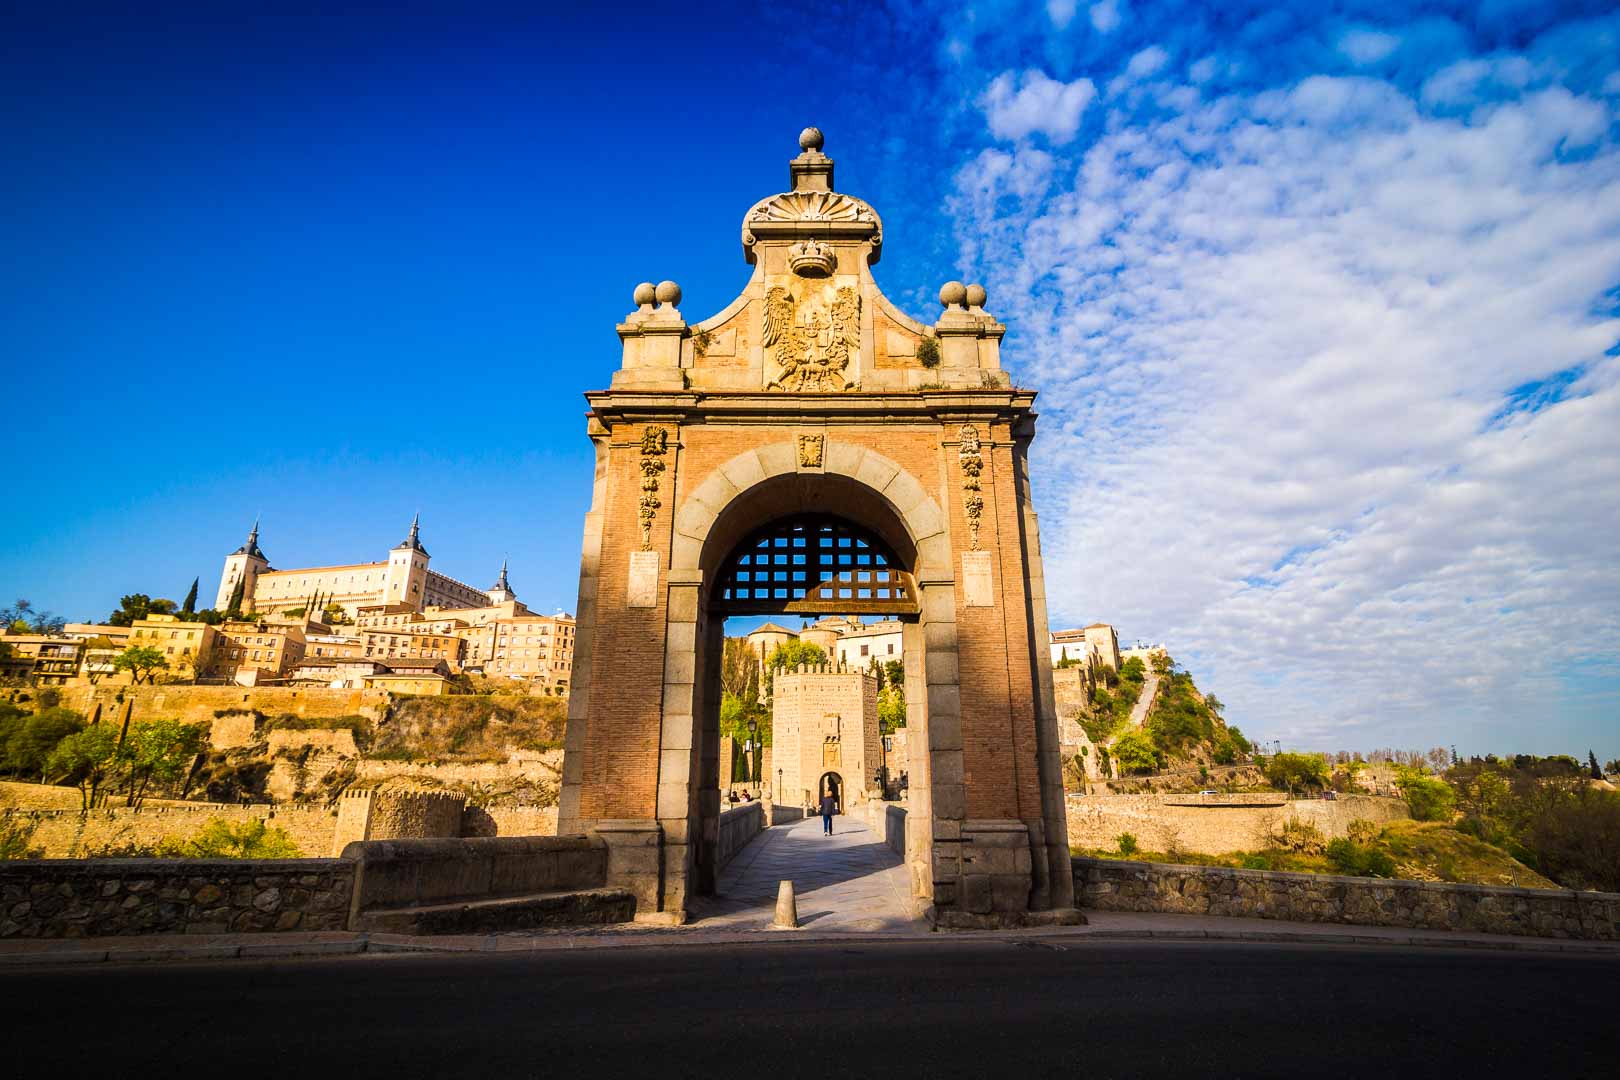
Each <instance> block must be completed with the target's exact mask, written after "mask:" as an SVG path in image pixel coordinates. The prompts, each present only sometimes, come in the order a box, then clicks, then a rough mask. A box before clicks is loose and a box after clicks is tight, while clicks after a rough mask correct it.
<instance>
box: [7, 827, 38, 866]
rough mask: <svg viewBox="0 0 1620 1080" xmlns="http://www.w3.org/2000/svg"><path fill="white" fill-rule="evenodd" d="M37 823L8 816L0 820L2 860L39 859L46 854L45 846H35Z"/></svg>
mask: <svg viewBox="0 0 1620 1080" xmlns="http://www.w3.org/2000/svg"><path fill="white" fill-rule="evenodd" d="M36 828H38V825H37V823H35V822H32V821H22V820H19V819H17V818H7V819H6V820H4V821H0V861H5V860H7V859H37V858H39V857H40V856H41V855H43V854H45V849H44V848H37V847H34V846H33V839H34V830H35V829H36Z"/></svg>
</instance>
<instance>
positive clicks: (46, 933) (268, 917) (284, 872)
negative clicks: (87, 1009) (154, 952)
mask: <svg viewBox="0 0 1620 1080" xmlns="http://www.w3.org/2000/svg"><path fill="white" fill-rule="evenodd" d="M353 888H354V864H353V863H351V862H346V861H344V860H342V859H262V860H246V859H92V860H67V859H41V860H34V861H17V862H0V938H19V937H22V938H61V937H102V936H112V935H125V934H223V933H251V932H259V931H277V930H306V931H307V930H342V929H344V928H345V926H346V925H347V924H348V918H349V902H350V896H351V893H352V890H353Z"/></svg>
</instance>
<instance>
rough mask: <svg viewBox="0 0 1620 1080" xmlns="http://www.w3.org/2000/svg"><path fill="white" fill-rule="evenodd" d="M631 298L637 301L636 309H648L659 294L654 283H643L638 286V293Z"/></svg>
mask: <svg viewBox="0 0 1620 1080" xmlns="http://www.w3.org/2000/svg"><path fill="white" fill-rule="evenodd" d="M631 298H632V299H633V300H635V302H636V307H646V306H648V305H649V304H651V303H652V302H653V301H654V300H656V299H657V298H658V292H657V290H655V289H654V288H653V283H652V282H650V281H643V282H642V283H641V284H640V285H637V286H636V291H635V292H634V293H632V294H631Z"/></svg>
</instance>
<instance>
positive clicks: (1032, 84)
mask: <svg viewBox="0 0 1620 1080" xmlns="http://www.w3.org/2000/svg"><path fill="white" fill-rule="evenodd" d="M1096 96H1097V87H1096V86H1095V85H1094V84H1093V83H1092V81H1091V80H1090V79H1076V80H1074V81H1073V82H1068V83H1063V82H1058V81H1057V80H1056V79H1053V78H1051V77H1049V76H1048V75H1046V74H1045V73H1044V72H1041V71H1035V70H1030V71H1025V72H1024V73H1023V74H1022V75H1021V76H1014V75H1013V73H1012V72H1010V71H1005V72H1002V73H1001V74H1000V75H998V76H996V78H995V79H994V80H993V81H992V82H991V83H990V86H989V88H988V89H986V90H985V92H984V94H983V95H982V96H981V97H980V98H979V107H980V108H982V109H983V110H984V113H985V118H986V120H987V121H988V122H989V125H990V130H991V132H992V133H994V134H995V136H996V137H997V138H998V139H1022V138H1024V137H1025V136H1028V135H1030V134H1032V133H1034V132H1037V131H1038V132H1041V133H1042V134H1044V135H1045V136H1046V137H1047V138H1048V139H1050V140H1051V141H1052V142H1053V143H1059V144H1061V143H1066V142H1069V141H1071V140H1072V139H1073V138H1074V137H1075V135H1076V134H1077V133H1078V132H1079V130H1080V117H1081V115H1082V114H1083V113H1084V112H1085V111H1086V107H1087V106H1088V105H1090V104H1091V102H1092V99H1094V98H1095V97H1096Z"/></svg>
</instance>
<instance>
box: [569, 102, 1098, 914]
mask: <svg viewBox="0 0 1620 1080" xmlns="http://www.w3.org/2000/svg"><path fill="white" fill-rule="evenodd" d="M800 145H801V148H802V150H803V152H802V153H801V154H800V155H799V156H798V157H797V158H795V159H794V160H793V162H792V163H791V166H790V172H791V180H792V184H791V190H790V191H787V192H784V193H781V194H779V195H775V196H772V197H770V198H767V199H764V200H761V201H760V202H759V203H757V204H755V206H754V207H753V208H751V209H750V210H749V212H748V214H747V215H746V216H745V218H744V225H743V249H744V254H745V257H746V259H747V261H748V262H749V263H751V264H753V267H754V270H753V274H752V276H751V278H750V280H749V282H748V284H747V286H746V287H745V288H744V290H743V293H742V295H741V296H739V297H738V298H737V299H736V300H735V301H734V302H732V303H731V304H730V305H729V306H728V307H726V308H725V309H724V310H722V311H721V312H720V313H719V314H717V315H715V316H713V317H712V318H709V319H706V320H704V321H702V322H697V323H688V322H686V321H685V319H684V317H683V316H682V315H681V313H680V311H679V309H678V306H677V305H678V304H679V303H680V290H679V288H678V287H677V286H676V285H675V284H674V283H673V282H669V281H665V282H663V283H662V284H660V285H657V286H653V285H651V284H643V285H641V286H638V287H637V288H636V290H635V297H634V299H635V303H636V305H637V307H636V310H635V311H634V312H632V313H631V314H630V315H629V316H628V317H627V318H626V320H625V322H623V323H622V324H620V325H619V327H618V333H619V336H620V339H621V341H622V342H623V350H624V355H623V362H622V366H621V368H620V370H619V371H618V372H617V373H615V375H614V377H613V384H612V387H611V388H610V389H608V390H605V391H601V392H597V393H590V394H587V395H586V398H587V400H588V401H589V403H590V406H591V413H590V416H589V420H588V424H589V434H590V437H591V439H592V442H593V443H594V444H595V448H596V472H595V483H594V488H593V493H592V504H591V509H590V511H589V513H588V514H587V515H586V523H585V540H584V547H583V554H582V558H581V564H580V589H579V606H578V614H577V618H578V624H577V626H578V628H577V632H576V639H575V651H574V671H573V680H572V694H571V698H570V702H569V715H568V728H567V736H566V748H565V756H564V764H563V788H562V802H561V809H560V814H559V831H560V832H564V833H568V832H584V831H594V832H596V833H597V834H599V835H601V836H602V837H603V838H604V839H606V840H607V842H608V844H609V846H610V870H609V874H610V878H611V879H612V880H613V881H614V882H615V883H620V884H625V885H628V886H630V887H631V888H633V889H634V891H635V892H636V894H637V897H638V903H639V905H640V912H641V913H642V915H643V917H646V916H650V915H651V914H652V913H654V912H659V913H663V916H662V917H664V918H668V919H671V920H677V921H678V920H681V919H683V918H684V914H685V909H686V906H687V898H688V897H689V896H690V895H692V894H694V893H701V892H705V891H708V890H709V889H711V888H712V886H713V876H714V851H715V844H716V840H717V822H718V814H719V809H720V807H719V790H718V779H719V763H718V754H719V706H720V702H719V662H720V653H721V646H722V624H723V617H724V615H725V614H727V613H731V614H735V613H737V612H738V611H739V610H740V609H739V606H738V604H737V602H736V601H734V600H729V599H727V600H723V599H722V598H721V597H720V596H719V595H718V593H719V591H720V590H718V589H717V587H716V586H717V582H718V581H719V580H720V578H721V576H722V574H721V570H722V568H723V567H729V568H730V572H731V573H732V574H733V576H735V570H736V567H737V560H736V559H735V558H734V556H735V553H736V551H737V549H738V545H739V544H740V543H742V541H743V540H744V538H746V537H749V536H750V535H752V534H756V533H757V532H758V530H760V529H761V528H762V527H764V526H767V525H769V524H770V523H772V522H774V521H778V520H780V519H783V518H787V517H791V516H794V515H805V514H815V515H822V516H826V517H830V518H834V519H842V520H844V521H847V522H849V523H851V525H852V526H858V527H860V528H861V529H864V530H869V531H870V532H871V533H875V534H876V535H877V536H878V537H881V538H882V540H883V542H884V543H885V544H886V546H887V548H888V549H890V551H891V552H892V557H893V559H894V561H895V562H896V563H897V564H898V569H899V570H901V571H903V572H904V574H905V575H906V580H907V590H906V592H907V593H908V594H910V595H907V596H906V598H905V600H906V604H907V605H908V606H906V607H905V608H904V610H903V612H900V617H901V618H902V619H903V620H904V622H905V633H904V641H905V659H906V686H905V690H906V701H907V726H908V728H909V729H910V730H911V740H912V745H914V746H917V747H919V748H924V747H926V751H927V752H926V753H921V754H918V755H916V760H915V762H914V764H913V766H912V768H911V790H910V798H909V804H908V807H907V810H908V814H907V843H906V849H907V854H906V858H907V862H908V865H909V869H910V873H911V880H912V888H913V894H914V896H915V898H916V901H917V903H918V905H919V907H922V908H931V909H932V913H933V914H934V915H935V917H936V918H937V919H938V920H939V921H940V922H941V923H943V924H946V925H1011V924H1016V923H1019V922H1024V921H1028V920H1030V919H1031V918H1039V917H1041V916H1039V915H1036V914H1034V913H1040V912H1054V913H1058V914H1057V915H1056V916H1052V915H1048V916H1045V917H1046V918H1052V917H1064V916H1067V917H1072V914H1071V913H1072V907H1073V882H1072V877H1071V875H1070V872H1069V857H1068V842H1067V835H1066V833H1067V830H1066V823H1065V816H1064V801H1063V788H1062V777H1061V770H1060V764H1059V757H1058V742H1057V722H1056V713H1055V710H1054V707H1053V697H1052V680H1051V668H1050V654H1049V651H1048V648H1047V644H1046V642H1047V619H1046V604H1045V596H1044V592H1043V585H1042V573H1041V561H1040V551H1039V540H1038V537H1037V530H1036V518H1035V513H1034V511H1033V509H1032V507H1031V505H1030V494H1029V477H1028V462H1027V450H1028V446H1029V443H1030V440H1031V439H1032V438H1033V436H1034V419H1035V416H1034V413H1033V411H1032V406H1033V404H1034V397H1035V395H1034V394H1033V393H1031V392H1029V391H1025V390H1019V389H1013V388H1011V387H1010V385H1009V383H1008V380H1007V377H1006V375H1005V374H1004V373H1003V372H1002V371H1001V366H1000V340H1001V337H1002V334H1003V333H1004V329H1005V328H1004V327H1003V326H1002V325H1001V324H1000V323H998V322H997V321H996V320H995V319H994V317H992V316H991V315H989V314H988V313H987V312H986V311H985V310H984V302H985V296H984V290H983V289H982V288H979V287H978V286H971V285H970V286H963V285H961V284H960V283H956V282H951V283H947V285H946V286H945V287H944V288H943V289H942V290H941V302H942V304H943V306H944V312H943V314H942V315H941V316H940V318H939V320H938V321H937V322H936V323H935V324H934V325H932V326H927V325H924V324H921V323H918V322H916V321H914V320H912V319H911V318H909V317H908V316H906V315H905V314H904V313H902V312H900V311H899V310H898V309H896V308H895V307H894V306H893V305H892V304H890V303H889V301H888V300H887V299H886V298H885V297H884V296H883V294H882V293H881V292H880V291H879V290H878V288H877V285H876V283H875V282H874V280H873V278H872V274H871V269H870V266H871V264H872V263H874V262H876V261H877V258H878V256H879V254H880V253H881V244H882V224H881V221H880V220H879V219H878V217H877V214H876V213H875V212H874V211H873V210H872V208H871V207H870V206H868V205H867V204H866V203H864V202H861V201H860V200H858V199H854V198H852V197H850V196H848V195H843V194H840V193H837V192H834V191H833V190H832V178H833V171H832V168H833V163H832V161H831V160H830V159H829V158H827V157H826V156H825V155H824V154H822V153H821V145H822V144H821V137H820V134H819V132H816V131H815V130H814V129H809V130H807V131H806V132H805V134H804V135H803V136H802V137H801V140H800ZM728 560H729V561H728ZM822 580H823V581H824V580H825V579H822ZM816 583H817V581H816V579H815V578H814V577H812V578H811V580H810V582H809V585H810V586H811V590H812V591H813V590H814V586H815V585H816ZM774 584H775V583H774V582H773V585H774ZM833 584H839V583H833ZM732 591H735V590H728V592H727V595H728V596H730V595H731V592H732ZM835 591H836V590H834V589H832V588H825V589H822V590H821V593H820V594H819V595H820V598H821V599H822V600H824V601H826V600H827V595H828V594H831V593H833V592H835ZM842 595H845V596H848V597H850V600H849V601H848V604H849V610H852V611H853V610H859V608H858V607H856V605H855V603H854V596H855V592H854V591H853V590H851V591H848V592H845V593H843V594H842ZM815 598H816V597H807V596H806V595H805V591H803V590H800V591H797V592H796V591H795V590H794V589H792V588H791V587H789V588H772V590H771V592H770V595H769V596H768V597H765V598H763V599H761V600H758V601H753V602H754V603H756V604H758V605H759V606H758V607H757V610H759V611H788V612H792V611H795V610H805V611H808V610H812V609H811V608H808V607H795V605H796V604H798V605H803V604H808V603H810V602H811V600H813V599H815ZM828 602H840V601H838V598H837V597H836V596H834V597H833V598H832V601H828ZM744 606H746V605H744ZM891 610H896V611H898V610H899V609H891ZM871 779H872V778H861V779H858V780H856V782H861V783H869V782H870V781H871Z"/></svg>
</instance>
